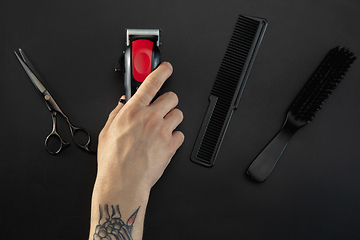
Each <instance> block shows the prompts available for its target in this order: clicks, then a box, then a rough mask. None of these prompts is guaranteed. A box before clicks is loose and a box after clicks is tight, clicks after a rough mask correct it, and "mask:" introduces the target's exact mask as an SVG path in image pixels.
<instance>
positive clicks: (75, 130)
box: [14, 49, 95, 154]
mask: <svg viewBox="0 0 360 240" xmlns="http://www.w3.org/2000/svg"><path fill="white" fill-rule="evenodd" d="M14 53H15V55H16V57H17V58H18V59H19V61H20V63H21V65H22V67H23V68H24V70H25V72H26V74H27V75H28V76H29V78H30V80H31V82H32V83H33V84H34V85H35V87H36V89H37V90H38V91H39V93H40V94H41V96H42V97H43V100H44V101H45V104H46V106H47V108H48V109H49V111H50V113H51V117H52V124H53V125H52V131H51V132H50V134H49V135H48V136H47V137H46V139H45V148H46V150H47V151H48V152H49V153H50V154H58V153H59V152H60V151H61V150H62V149H63V148H65V147H66V146H68V145H70V143H67V142H65V141H64V140H63V138H62V137H61V136H60V134H59V133H58V132H57V128H56V116H57V115H58V114H60V115H61V116H62V117H63V118H64V119H65V120H66V122H67V124H68V126H69V128H70V133H71V136H72V139H73V141H74V143H75V144H76V145H77V146H78V147H80V148H82V149H83V150H85V151H87V152H89V153H95V152H94V151H92V150H90V149H89V145H90V133H89V132H88V131H87V130H86V129H84V128H80V127H76V126H74V125H72V124H71V122H70V120H69V118H68V116H66V115H65V114H64V113H63V111H61V109H60V107H59V105H58V104H57V103H56V102H55V100H54V98H53V97H52V96H51V95H50V93H49V91H48V90H47V89H46V87H45V86H44V85H43V84H42V83H41V81H40V80H41V78H40V76H39V74H38V73H37V72H36V70H35V68H34V66H33V65H32V64H31V62H30V61H29V59H28V58H27V57H26V55H25V53H24V51H22V50H21V49H19V54H18V53H17V52H16V51H14ZM76 135H77V136H78V137H77V138H76ZM80 135H81V136H87V142H86V143H84V144H83V143H82V142H83V141H81V142H80V141H79V137H80ZM50 138H57V139H58V140H59V142H60V144H59V146H58V148H56V149H55V150H54V149H53V145H51V147H50V146H49V144H48V143H49V140H50ZM52 141H53V140H52Z"/></svg>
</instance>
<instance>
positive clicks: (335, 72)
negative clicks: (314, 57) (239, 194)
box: [247, 47, 356, 182]
mask: <svg viewBox="0 0 360 240" xmlns="http://www.w3.org/2000/svg"><path fill="white" fill-rule="evenodd" d="M355 59H356V57H355V56H354V54H353V53H351V52H350V51H349V50H348V49H345V48H342V47H335V48H333V49H332V50H330V52H329V53H328V54H327V55H326V57H325V58H324V60H323V61H322V62H321V64H320V66H319V67H318V68H317V69H316V71H315V72H314V73H313V75H312V76H311V77H310V79H309V80H308V82H307V83H306V85H305V86H304V88H303V89H302V90H301V92H300V93H299V95H298V96H297V97H296V98H295V100H294V102H293V103H292V105H291V106H290V108H289V111H288V113H287V117H286V120H285V123H284V125H283V126H282V128H281V130H280V131H279V133H278V134H277V135H276V136H275V137H274V138H273V140H272V141H271V142H270V143H269V144H268V145H267V146H266V147H265V148H264V150H263V151H262V152H261V153H260V154H259V155H258V156H257V158H256V159H255V160H254V161H253V162H252V163H251V165H250V167H249V168H248V170H247V174H248V175H249V176H250V177H251V178H252V179H254V180H255V181H257V182H263V181H265V180H266V179H267V177H268V176H269V175H270V173H271V171H272V170H273V168H274V167H275V165H276V163H277V161H278V160H279V158H280V156H281V154H282V153H283V151H284V150H285V148H286V146H287V144H288V142H289V140H290V138H291V137H292V136H293V135H294V133H295V132H296V131H297V130H299V129H300V128H302V127H303V126H305V125H307V124H309V123H310V122H311V121H312V120H313V118H314V117H315V115H316V113H317V112H318V111H319V110H320V109H321V106H322V104H323V103H324V102H325V100H326V99H327V98H328V97H329V96H330V94H331V93H332V91H333V90H334V89H335V88H336V86H337V85H338V84H339V82H340V81H341V80H342V79H343V77H344V76H345V73H346V72H347V70H348V69H349V68H350V66H351V64H352V63H353V62H354V61H355Z"/></svg>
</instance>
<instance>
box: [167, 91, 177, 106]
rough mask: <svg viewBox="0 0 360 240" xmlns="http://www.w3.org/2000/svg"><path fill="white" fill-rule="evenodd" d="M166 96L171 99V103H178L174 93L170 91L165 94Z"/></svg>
mask: <svg viewBox="0 0 360 240" xmlns="http://www.w3.org/2000/svg"><path fill="white" fill-rule="evenodd" d="M166 94H167V97H168V98H170V99H171V101H173V102H175V103H176V104H177V103H178V102H179V98H178V96H177V95H176V93H174V92H172V91H170V92H167V93H166Z"/></svg>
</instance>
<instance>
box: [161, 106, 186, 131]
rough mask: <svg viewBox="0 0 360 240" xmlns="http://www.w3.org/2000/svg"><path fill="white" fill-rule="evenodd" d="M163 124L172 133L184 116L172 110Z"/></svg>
mask: <svg viewBox="0 0 360 240" xmlns="http://www.w3.org/2000/svg"><path fill="white" fill-rule="evenodd" d="M164 119H165V122H166V123H167V124H168V127H169V129H170V130H171V131H174V130H175V129H176V128H177V127H178V126H179V124H180V123H181V122H182V121H183V119H184V115H183V113H182V111H180V110H179V109H177V108H174V109H172V110H171V111H170V112H169V113H168V114H167V115H166V116H165V118H164Z"/></svg>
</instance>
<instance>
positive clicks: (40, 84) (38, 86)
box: [14, 49, 46, 93]
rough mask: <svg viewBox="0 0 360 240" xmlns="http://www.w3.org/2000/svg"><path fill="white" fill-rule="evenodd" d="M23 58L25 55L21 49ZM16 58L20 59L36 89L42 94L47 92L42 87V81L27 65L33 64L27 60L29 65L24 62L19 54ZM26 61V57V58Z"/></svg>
mask: <svg viewBox="0 0 360 240" xmlns="http://www.w3.org/2000/svg"><path fill="white" fill-rule="evenodd" d="M19 51H20V53H21V56H22V57H23V56H24V54H23V52H22V51H21V49H19ZM14 53H15V55H16V57H17V58H18V60H19V62H20V63H21V65H22V67H23V68H24V70H25V72H26V74H27V75H28V76H29V78H30V80H31V81H32V83H33V84H34V85H35V87H36V88H37V89H38V90H39V91H40V92H41V93H43V92H45V91H46V88H45V87H44V85H42V83H41V82H40V80H39V79H38V78H37V77H36V75H35V74H34V73H33V71H32V70H31V69H30V68H29V66H28V65H27V64H30V65H31V63H30V62H29V61H28V60H27V63H25V62H24V60H23V59H22V58H21V57H20V56H19V55H18V54H17V52H15V51H14ZM25 60H26V57H25Z"/></svg>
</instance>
